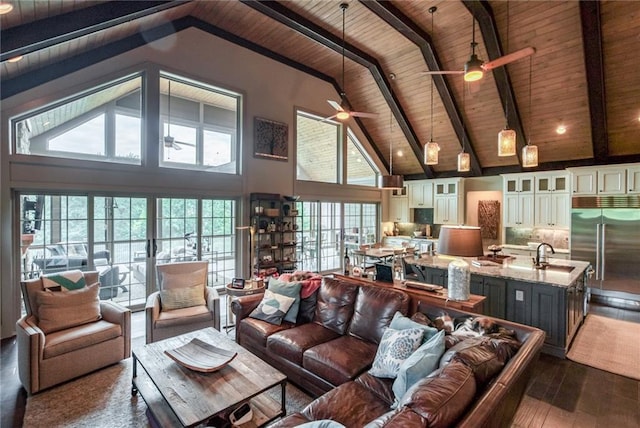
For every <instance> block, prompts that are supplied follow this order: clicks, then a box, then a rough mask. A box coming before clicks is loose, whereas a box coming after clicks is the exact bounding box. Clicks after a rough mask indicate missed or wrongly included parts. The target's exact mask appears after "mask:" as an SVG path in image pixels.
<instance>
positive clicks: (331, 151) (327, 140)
mask: <svg viewBox="0 0 640 428" xmlns="http://www.w3.org/2000/svg"><path fill="white" fill-rule="evenodd" d="M340 134H341V125H340V124H339V123H337V122H333V121H323V120H322V118H319V117H317V116H313V115H310V114H307V113H302V112H298V114H297V120H296V156H297V159H298V164H297V178H298V180H306V181H319V182H323V183H340V174H339V172H340V171H341V170H342V168H341V167H340V166H341V162H340V152H341V147H342V145H341V144H340Z"/></svg>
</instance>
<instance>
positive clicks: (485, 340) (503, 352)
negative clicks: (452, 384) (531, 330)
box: [440, 336, 517, 387]
mask: <svg viewBox="0 0 640 428" xmlns="http://www.w3.org/2000/svg"><path fill="white" fill-rule="evenodd" d="M513 342H514V341H513V340H512V339H509V338H506V339H500V338H491V337H486V336H479V337H472V338H467V339H465V340H464V341H462V342H460V343H458V344H456V345H454V346H453V347H452V348H450V349H448V350H447V352H445V353H444V355H443V356H442V358H441V359H440V367H443V366H445V365H446V364H449V363H450V362H451V361H454V360H458V361H461V362H463V363H465V364H466V365H467V366H469V367H470V368H471V370H473V374H474V376H475V378H476V382H477V383H478V386H479V387H483V386H484V385H486V384H487V383H488V382H490V381H491V379H493V378H494V377H495V376H497V375H498V373H500V372H501V371H502V368H503V367H504V365H505V364H506V362H507V361H508V359H509V358H511V355H513V354H514V353H515V352H516V351H517V347H516V348H515V351H514V350H513V348H512V343H513ZM516 346H517V341H516Z"/></svg>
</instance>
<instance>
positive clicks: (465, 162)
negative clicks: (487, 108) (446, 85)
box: [458, 81, 471, 172]
mask: <svg viewBox="0 0 640 428" xmlns="http://www.w3.org/2000/svg"><path fill="white" fill-rule="evenodd" d="M465 90H466V88H465V87H464V81H463V82H462V116H463V117H462V151H461V152H460V153H458V172H467V171H469V170H471V156H469V153H466V152H465V151H464V143H465V140H466V135H467V133H466V131H465V127H464V111H465V108H464V107H465V103H464V100H465V96H464V95H465Z"/></svg>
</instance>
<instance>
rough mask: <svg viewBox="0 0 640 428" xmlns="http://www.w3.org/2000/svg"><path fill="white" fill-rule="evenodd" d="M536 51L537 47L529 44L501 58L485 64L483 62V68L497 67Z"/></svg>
mask: <svg viewBox="0 0 640 428" xmlns="http://www.w3.org/2000/svg"><path fill="white" fill-rule="evenodd" d="M534 53H536V48H532V47H531V46H529V47H526V48H523V49H520V50H518V51H515V52H511V53H510V54H507V55H505V56H501V57H500V58H496V59H494V60H493V61H489V62H485V63H484V64H482V68H483V69H484V70H491V69H494V68H496V67H500V66H502V65H505V64H509V63H510V62H513V61H517V60H519V59H522V58H526V57H528V56H529V55H533V54H534Z"/></svg>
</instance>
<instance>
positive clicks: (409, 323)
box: [389, 312, 438, 343]
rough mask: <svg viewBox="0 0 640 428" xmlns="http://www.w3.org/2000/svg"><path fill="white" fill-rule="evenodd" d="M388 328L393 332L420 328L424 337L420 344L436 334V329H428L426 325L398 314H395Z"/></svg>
mask: <svg viewBox="0 0 640 428" xmlns="http://www.w3.org/2000/svg"><path fill="white" fill-rule="evenodd" d="M389 327H390V328H393V329H394V330H406V329H408V328H421V329H422V330H424V337H423V339H422V343H424V342H426V341H428V340H429V339H431V338H432V337H433V336H435V335H436V334H437V333H438V329H437V328H434V327H429V326H428V325H425V324H422V323H419V322H416V321H413V320H412V319H411V318H407V317H405V316H404V315H402V314H401V313H400V312H396V313H395V315H394V316H393V319H392V320H391V324H389Z"/></svg>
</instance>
